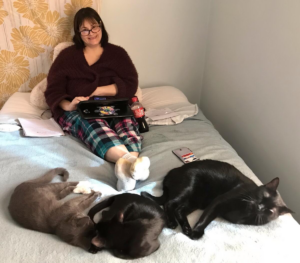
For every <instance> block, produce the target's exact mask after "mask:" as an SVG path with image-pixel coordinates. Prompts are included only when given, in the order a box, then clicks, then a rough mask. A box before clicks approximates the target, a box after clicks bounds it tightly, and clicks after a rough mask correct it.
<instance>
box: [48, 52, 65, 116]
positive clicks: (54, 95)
mask: <svg viewBox="0 0 300 263" xmlns="http://www.w3.org/2000/svg"><path fill="white" fill-rule="evenodd" d="M67 54H68V53H67V52H65V50H63V51H62V52H61V53H60V54H59V55H58V57H57V58H56V59H55V60H54V62H53V64H52V66H51V68H50V71H49V74H48V77H47V82H48V85H47V89H46V91H45V98H46V102H47V104H48V105H49V107H50V109H51V111H52V113H54V115H57V114H55V113H57V112H62V111H63V110H62V109H61V108H60V106H59V103H60V102H61V101H62V100H64V99H71V96H70V95H68V94H67V91H66V87H67V74H66V70H67V66H68V65H67V63H66V61H68V56H67Z"/></svg>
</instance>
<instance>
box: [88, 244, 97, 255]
mask: <svg viewBox="0 0 300 263" xmlns="http://www.w3.org/2000/svg"><path fill="white" fill-rule="evenodd" d="M98 251H99V248H97V247H96V246H94V245H91V247H90V248H89V250H88V252H90V253H92V254H96V253H97V252H98Z"/></svg>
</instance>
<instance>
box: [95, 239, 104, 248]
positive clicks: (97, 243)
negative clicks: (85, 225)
mask: <svg viewBox="0 0 300 263" xmlns="http://www.w3.org/2000/svg"><path fill="white" fill-rule="evenodd" d="M92 244H93V245H94V246H96V247H98V248H103V247H105V242H104V241H103V240H102V239H101V238H100V237H99V236H95V237H94V238H93V239H92Z"/></svg>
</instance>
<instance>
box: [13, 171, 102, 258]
mask: <svg viewBox="0 0 300 263" xmlns="http://www.w3.org/2000/svg"><path fill="white" fill-rule="evenodd" d="M58 174H59V175H61V176H62V180H63V181H67V179H68V178H69V173H68V171H67V170H65V169H63V168H56V169H53V170H50V171H49V172H48V173H46V174H45V175H44V176H42V177H40V178H37V179H34V180H30V181H26V182H24V183H22V184H20V185H18V186H17V187H16V189H15V191H14V192H13V194H12V196H11V199H10V203H9V206H8V209H9V212H10V214H11V216H12V218H13V219H14V220H15V221H16V222H17V223H19V224H20V225H21V226H23V227H25V228H29V229H32V230H36V231H40V232H44V233H50V234H56V235H57V236H59V237H60V238H61V239H62V240H64V241H65V242H67V243H69V244H71V245H74V246H78V247H81V248H83V249H85V250H89V249H90V248H91V247H92V245H91V241H92V238H93V237H94V236H96V230H95V226H94V223H93V222H92V220H91V219H90V218H89V217H88V216H87V215H85V214H83V213H82V212H83V211H84V209H86V208H88V207H89V206H90V205H91V204H92V203H93V202H94V201H95V200H96V199H97V197H98V196H99V193H95V192H93V193H92V194H90V195H88V196H86V195H85V196H80V197H76V198H73V199H71V200H69V201H66V202H65V203H62V201H61V199H63V198H64V197H66V196H67V195H69V194H70V193H72V192H73V190H74V188H75V187H76V185H77V184H78V182H63V183H51V184H49V183H50V182H51V180H52V179H53V178H54V177H55V176H56V175H58ZM91 252H92V251H91Z"/></svg>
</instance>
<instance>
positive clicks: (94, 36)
mask: <svg viewBox="0 0 300 263" xmlns="http://www.w3.org/2000/svg"><path fill="white" fill-rule="evenodd" d="M74 32H75V35H74V37H73V42H74V43H75V45H74V46H71V47H68V48H66V49H64V50H63V51H62V52H61V53H60V54H59V55H58V57H57V58H56V59H55V61H54V63H53V65H52V66H51V68H50V71H49V74H48V78H47V81H48V86H47V90H46V92H45V97H46V101H47V103H48V105H49V106H50V108H51V111H52V113H53V116H54V118H55V120H56V121H57V122H58V123H59V125H60V126H61V127H62V129H63V130H64V131H65V132H66V133H69V134H71V135H72V136H74V137H77V138H79V139H80V140H82V141H83V142H84V143H85V144H86V145H87V147H88V148H89V149H91V150H92V151H93V152H94V153H95V154H96V155H98V156H100V157H101V158H103V159H105V160H107V161H109V162H113V163H116V165H115V174H116V176H117V178H118V182H117V189H118V190H119V191H120V190H132V189H134V188H135V184H136V180H145V179H147V177H148V176H149V166H150V160H149V158H148V157H140V158H138V156H139V152H140V151H141V137H140V136H139V135H140V134H139V131H138V125H137V122H136V120H135V119H134V118H133V117H132V118H114V119H106V120H105V119H93V120H85V119H83V118H81V117H80V115H79V114H78V112H77V111H76V108H77V104H78V103H79V102H80V101H85V100H88V99H89V98H90V97H92V96H108V97H111V98H131V97H133V96H134V94H135V93H136V91H137V86H138V75H137V71H136V69H135V67H134V65H133V63H132V61H131V59H130V57H129V56H128V54H127V53H126V51H125V50H124V49H123V48H121V47H119V46H115V45H113V44H110V43H108V34H107V32H106V30H105V27H104V24H103V21H102V20H101V18H100V16H99V15H98V13H97V12H96V11H95V10H94V9H92V8H89V7H87V8H82V9H80V10H79V11H78V12H77V13H76V15H75V17H74Z"/></svg>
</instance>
